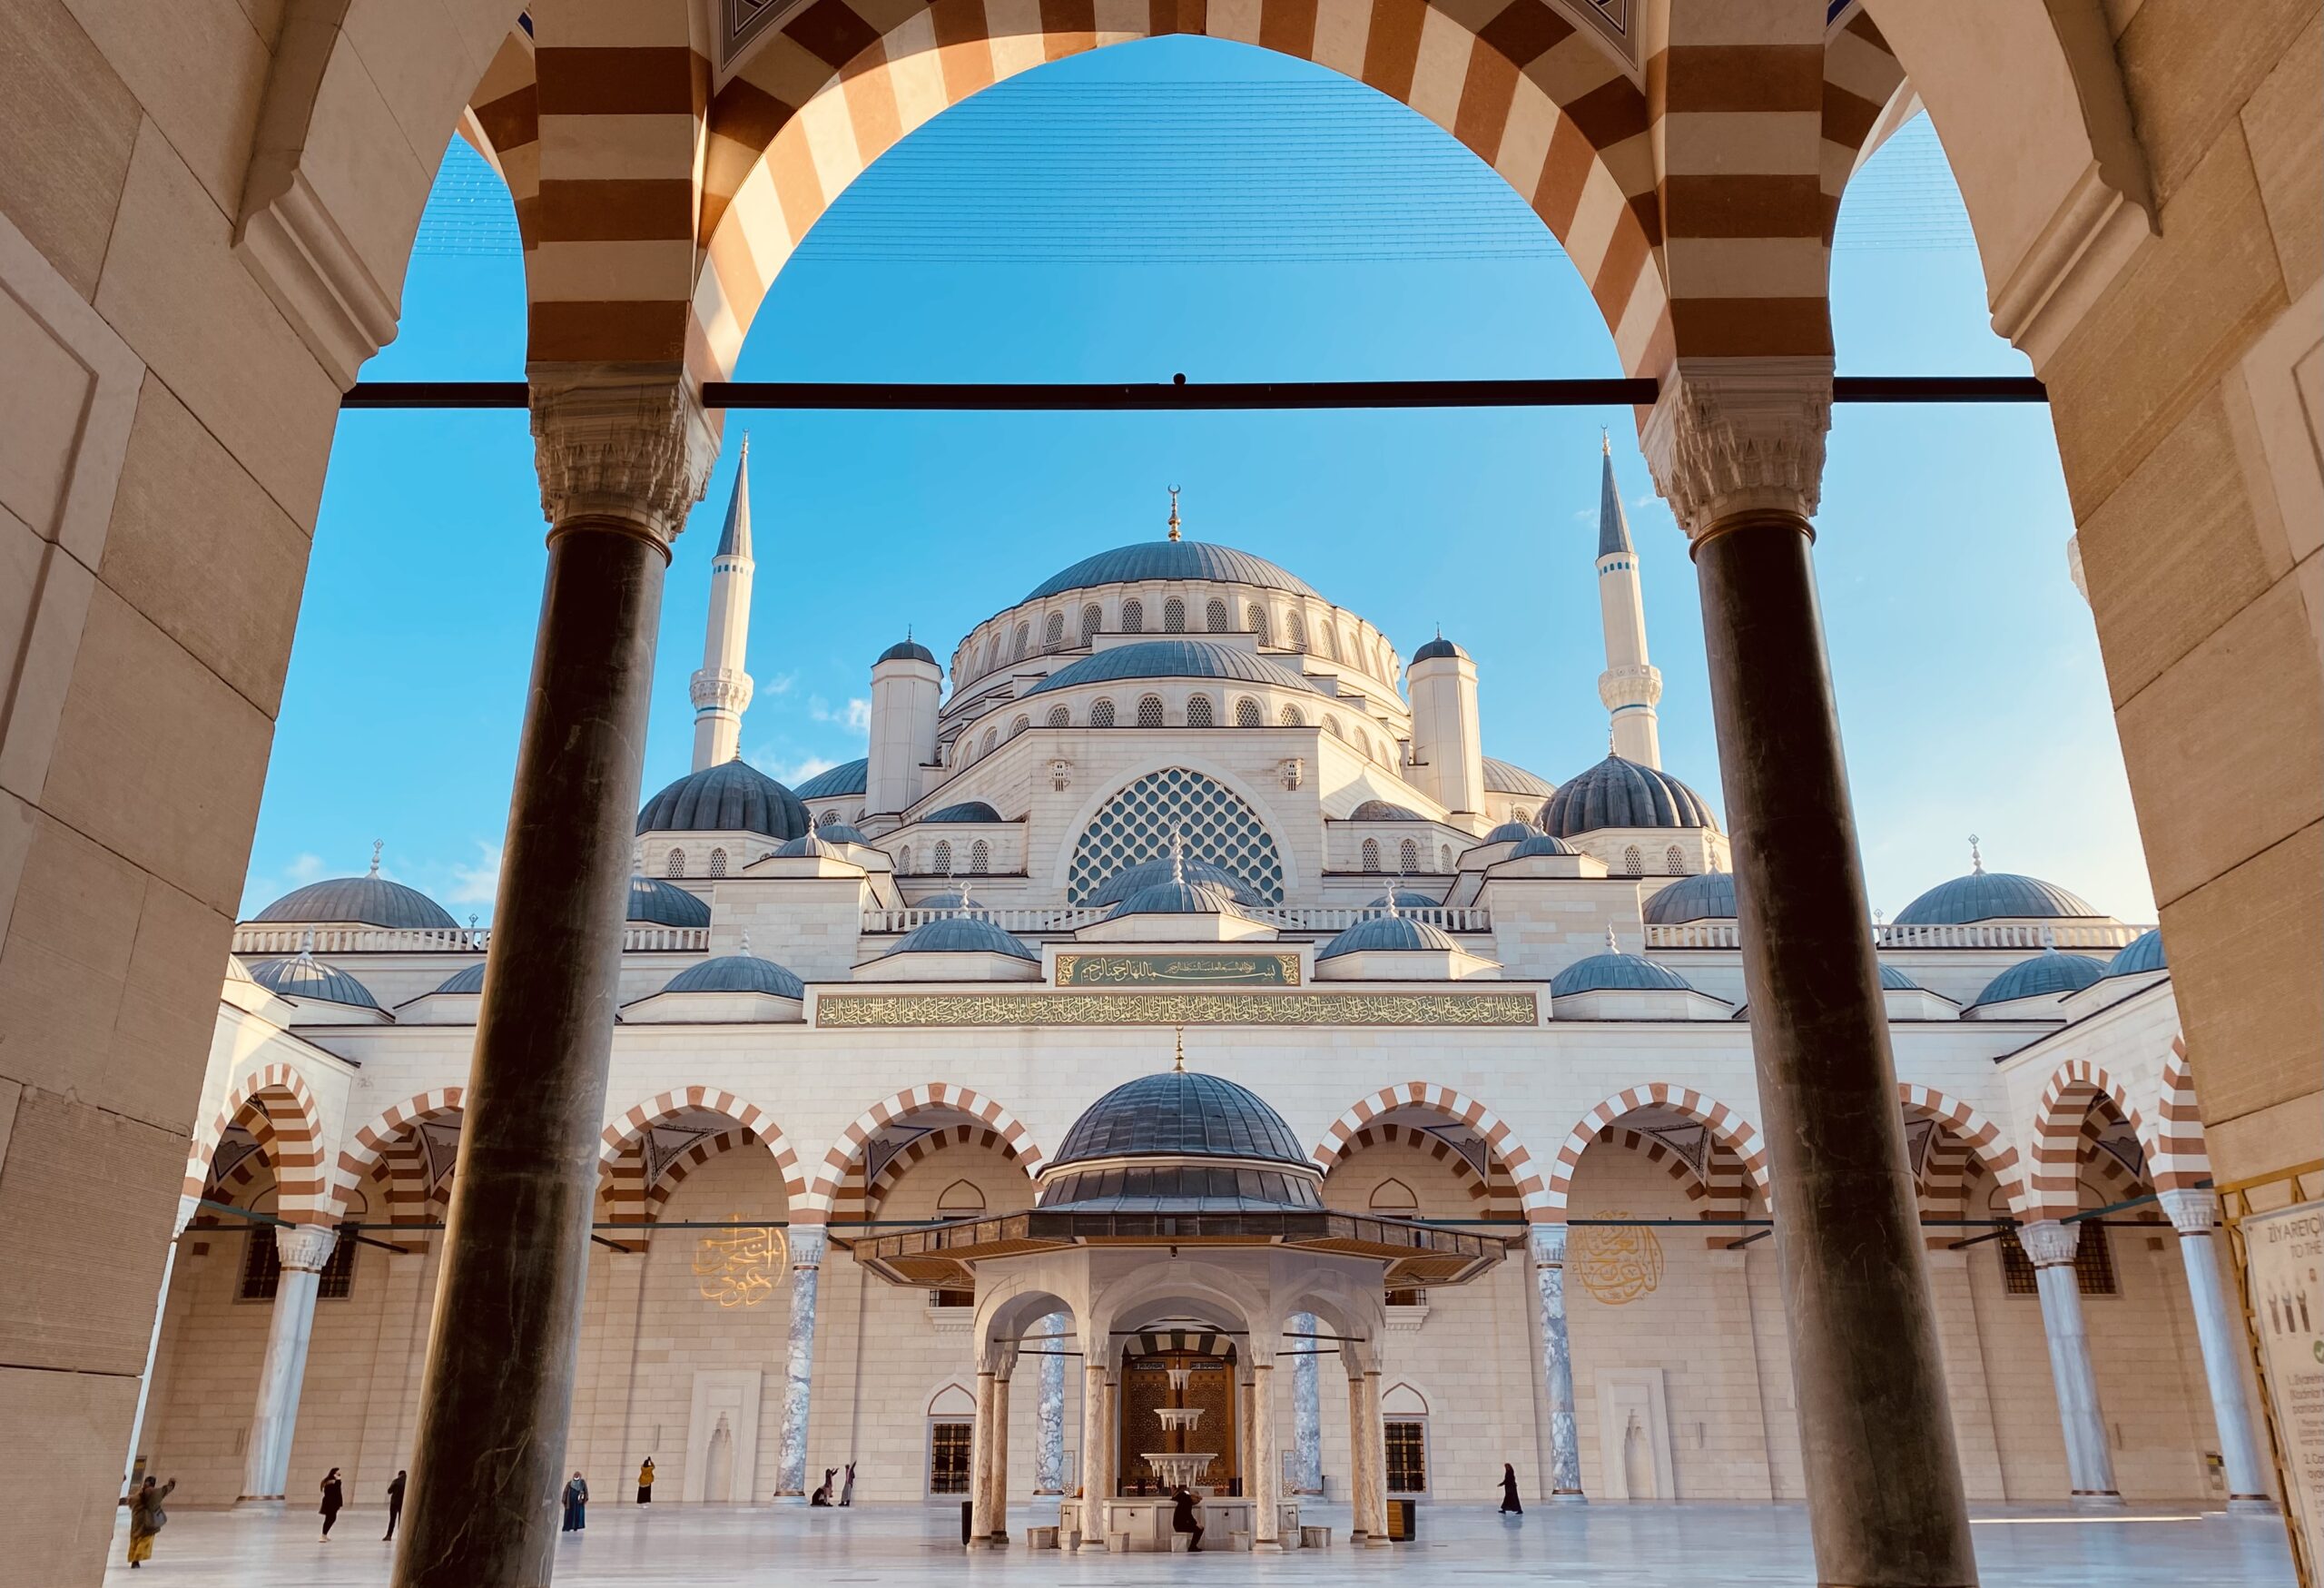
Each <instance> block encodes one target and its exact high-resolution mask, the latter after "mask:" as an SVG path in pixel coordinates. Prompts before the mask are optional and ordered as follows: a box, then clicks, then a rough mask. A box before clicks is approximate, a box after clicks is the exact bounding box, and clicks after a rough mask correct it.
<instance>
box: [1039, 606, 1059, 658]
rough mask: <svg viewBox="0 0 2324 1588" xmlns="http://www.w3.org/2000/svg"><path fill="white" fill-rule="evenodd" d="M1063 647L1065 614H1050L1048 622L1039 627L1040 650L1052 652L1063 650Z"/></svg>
mask: <svg viewBox="0 0 2324 1588" xmlns="http://www.w3.org/2000/svg"><path fill="white" fill-rule="evenodd" d="M1064 646H1065V614H1064V613H1062V612H1052V613H1050V614H1049V621H1048V622H1047V623H1045V624H1043V625H1042V626H1041V648H1042V649H1043V650H1045V651H1054V650H1061V649H1063V648H1064Z"/></svg>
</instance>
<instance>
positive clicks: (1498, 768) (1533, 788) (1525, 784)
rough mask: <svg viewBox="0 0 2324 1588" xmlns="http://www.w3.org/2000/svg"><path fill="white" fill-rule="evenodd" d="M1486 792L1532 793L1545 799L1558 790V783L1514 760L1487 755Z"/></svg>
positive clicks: (1539, 798)
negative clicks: (1532, 771)
mask: <svg viewBox="0 0 2324 1588" xmlns="http://www.w3.org/2000/svg"><path fill="white" fill-rule="evenodd" d="M1485 792H1486V793H1487V794H1531V795H1532V796H1533V797H1534V798H1535V799H1538V800H1545V799H1548V798H1549V797H1550V796H1551V794H1555V793H1557V792H1558V786H1557V784H1553V783H1551V781H1550V780H1549V779H1548V778H1546V777H1537V776H1535V775H1534V774H1532V773H1530V772H1528V771H1526V770H1525V769H1524V768H1523V767H1522V766H1520V765H1518V764H1516V763H1515V762H1513V761H1496V760H1494V759H1493V758H1492V756H1490V755H1488V756H1486V757H1485Z"/></svg>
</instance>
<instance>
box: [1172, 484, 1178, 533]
mask: <svg viewBox="0 0 2324 1588" xmlns="http://www.w3.org/2000/svg"><path fill="white" fill-rule="evenodd" d="M1170 538H1171V539H1173V540H1176V539H1177V538H1178V488H1177V486H1175V485H1174V486H1172V487H1171V488H1170Z"/></svg>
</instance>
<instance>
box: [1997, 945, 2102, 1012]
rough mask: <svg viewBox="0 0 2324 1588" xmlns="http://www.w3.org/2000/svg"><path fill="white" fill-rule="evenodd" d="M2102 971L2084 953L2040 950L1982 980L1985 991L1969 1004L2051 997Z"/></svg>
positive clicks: (2081, 985)
mask: <svg viewBox="0 0 2324 1588" xmlns="http://www.w3.org/2000/svg"><path fill="white" fill-rule="evenodd" d="M2105 974H2106V965H2105V962H2103V961H2101V960H2093V959H2092V958H2091V957H2090V956H2089V955H2088V954H2062V953H2060V952H2058V951H2057V950H2055V949H2043V951H2042V952H2040V953H2038V954H2035V955H2034V956H2033V958H2032V959H2030V960H2020V961H2018V962H2017V963H2015V964H2014V965H2012V966H2011V967H2010V968H2009V969H2008V970H2006V971H2004V972H2002V973H2001V974H2000V975H1998V976H1996V977H1994V979H1993V980H1992V981H1988V982H1986V983H1985V990H1984V991H1983V992H1980V993H1978V994H1977V997H1976V1001H1974V1002H1973V1003H1971V1004H1970V1006H1969V1007H1970V1008H1972V1009H1974V1008H1976V1007H1977V1006H1978V1005H1979V1004H1986V1003H2007V1002H2009V1001H2011V1000H2012V999H2015V998H2043V997H2054V996H2057V995H2060V994H2063V993H2067V992H2079V991H2082V990H2083V988H2085V987H2088V986H2090V985H2092V984H2093V982H2095V981H2098V980H2099V979H2100V978H2101V977H2102V976H2104V975H2105Z"/></svg>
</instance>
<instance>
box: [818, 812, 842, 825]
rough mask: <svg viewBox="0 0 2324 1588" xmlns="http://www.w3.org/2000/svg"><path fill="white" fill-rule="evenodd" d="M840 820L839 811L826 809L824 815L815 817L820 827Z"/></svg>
mask: <svg viewBox="0 0 2324 1588" xmlns="http://www.w3.org/2000/svg"><path fill="white" fill-rule="evenodd" d="M838 820H839V813H838V812H837V811H825V812H824V813H823V814H822V815H820V816H818V817H816V818H815V825H816V826H818V827H828V826H830V825H831V824H832V823H834V822H836V821H838Z"/></svg>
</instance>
